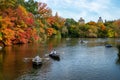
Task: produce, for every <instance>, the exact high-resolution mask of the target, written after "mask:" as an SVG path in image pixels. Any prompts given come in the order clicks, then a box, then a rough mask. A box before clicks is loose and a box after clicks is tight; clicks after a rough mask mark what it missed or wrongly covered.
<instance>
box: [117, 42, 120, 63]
mask: <svg viewBox="0 0 120 80" xmlns="http://www.w3.org/2000/svg"><path fill="white" fill-rule="evenodd" d="M117 50H118V59H117V62H116V63H117V64H120V45H119V44H118V45H117Z"/></svg>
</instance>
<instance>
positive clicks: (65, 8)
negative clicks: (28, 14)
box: [37, 0, 120, 21]
mask: <svg viewBox="0 0 120 80" xmlns="http://www.w3.org/2000/svg"><path fill="white" fill-rule="evenodd" d="M37 1H41V2H45V3H47V5H48V7H50V8H51V9H52V11H53V14H55V12H58V14H59V15H60V16H62V17H65V18H74V19H75V20H78V19H79V18H80V17H83V18H84V19H85V20H86V21H90V20H93V21H97V19H98V17H99V16H101V17H103V18H104V19H108V20H109V19H114V18H115V19H118V18H120V16H119V14H120V11H119V9H120V8H119V7H120V6H118V5H119V4H118V3H117V0H114V1H113V0H37ZM115 1H116V3H117V4H118V5H116V3H114V2H115ZM119 3H120V1H119Z"/></svg>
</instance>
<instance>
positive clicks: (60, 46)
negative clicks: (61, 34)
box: [0, 38, 120, 80]
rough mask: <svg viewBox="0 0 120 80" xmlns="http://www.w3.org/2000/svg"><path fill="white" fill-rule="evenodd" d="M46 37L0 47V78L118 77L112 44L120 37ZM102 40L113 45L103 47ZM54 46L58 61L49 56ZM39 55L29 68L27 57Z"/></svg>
mask: <svg viewBox="0 0 120 80" xmlns="http://www.w3.org/2000/svg"><path fill="white" fill-rule="evenodd" d="M80 40H81V38H66V39H65V38H64V39H59V40H58V39H50V40H49V41H46V42H44V43H29V44H23V45H14V46H7V47H5V48H3V49H2V50H0V80H120V59H119V58H118V56H117V54H118V49H117V48H116V45H118V44H120V39H114V38H108V39H102V38H97V39H96V38H83V39H82V40H84V41H86V43H80ZM105 43H109V44H112V45H113V47H111V48H106V47H105V45H104V44H105ZM52 49H56V51H57V52H58V54H59V55H60V61H56V60H53V59H51V58H49V56H48V54H49V53H50V51H51V50H52ZM36 55H39V56H40V57H42V58H43V65H42V66H40V67H37V68H35V67H33V66H32V61H31V59H27V60H26V58H33V57H35V56H36Z"/></svg>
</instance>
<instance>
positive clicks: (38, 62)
mask: <svg viewBox="0 0 120 80" xmlns="http://www.w3.org/2000/svg"><path fill="white" fill-rule="evenodd" d="M32 63H33V65H34V66H39V65H42V59H41V58H40V57H39V56H36V57H35V58H33V59H32Z"/></svg>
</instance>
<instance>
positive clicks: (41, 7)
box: [38, 2, 52, 18]
mask: <svg viewBox="0 0 120 80" xmlns="http://www.w3.org/2000/svg"><path fill="white" fill-rule="evenodd" d="M38 12H39V14H40V15H41V17H42V18H43V17H44V18H47V17H50V16H52V11H51V9H50V8H48V7H47V4H45V3H42V2H38Z"/></svg>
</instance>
